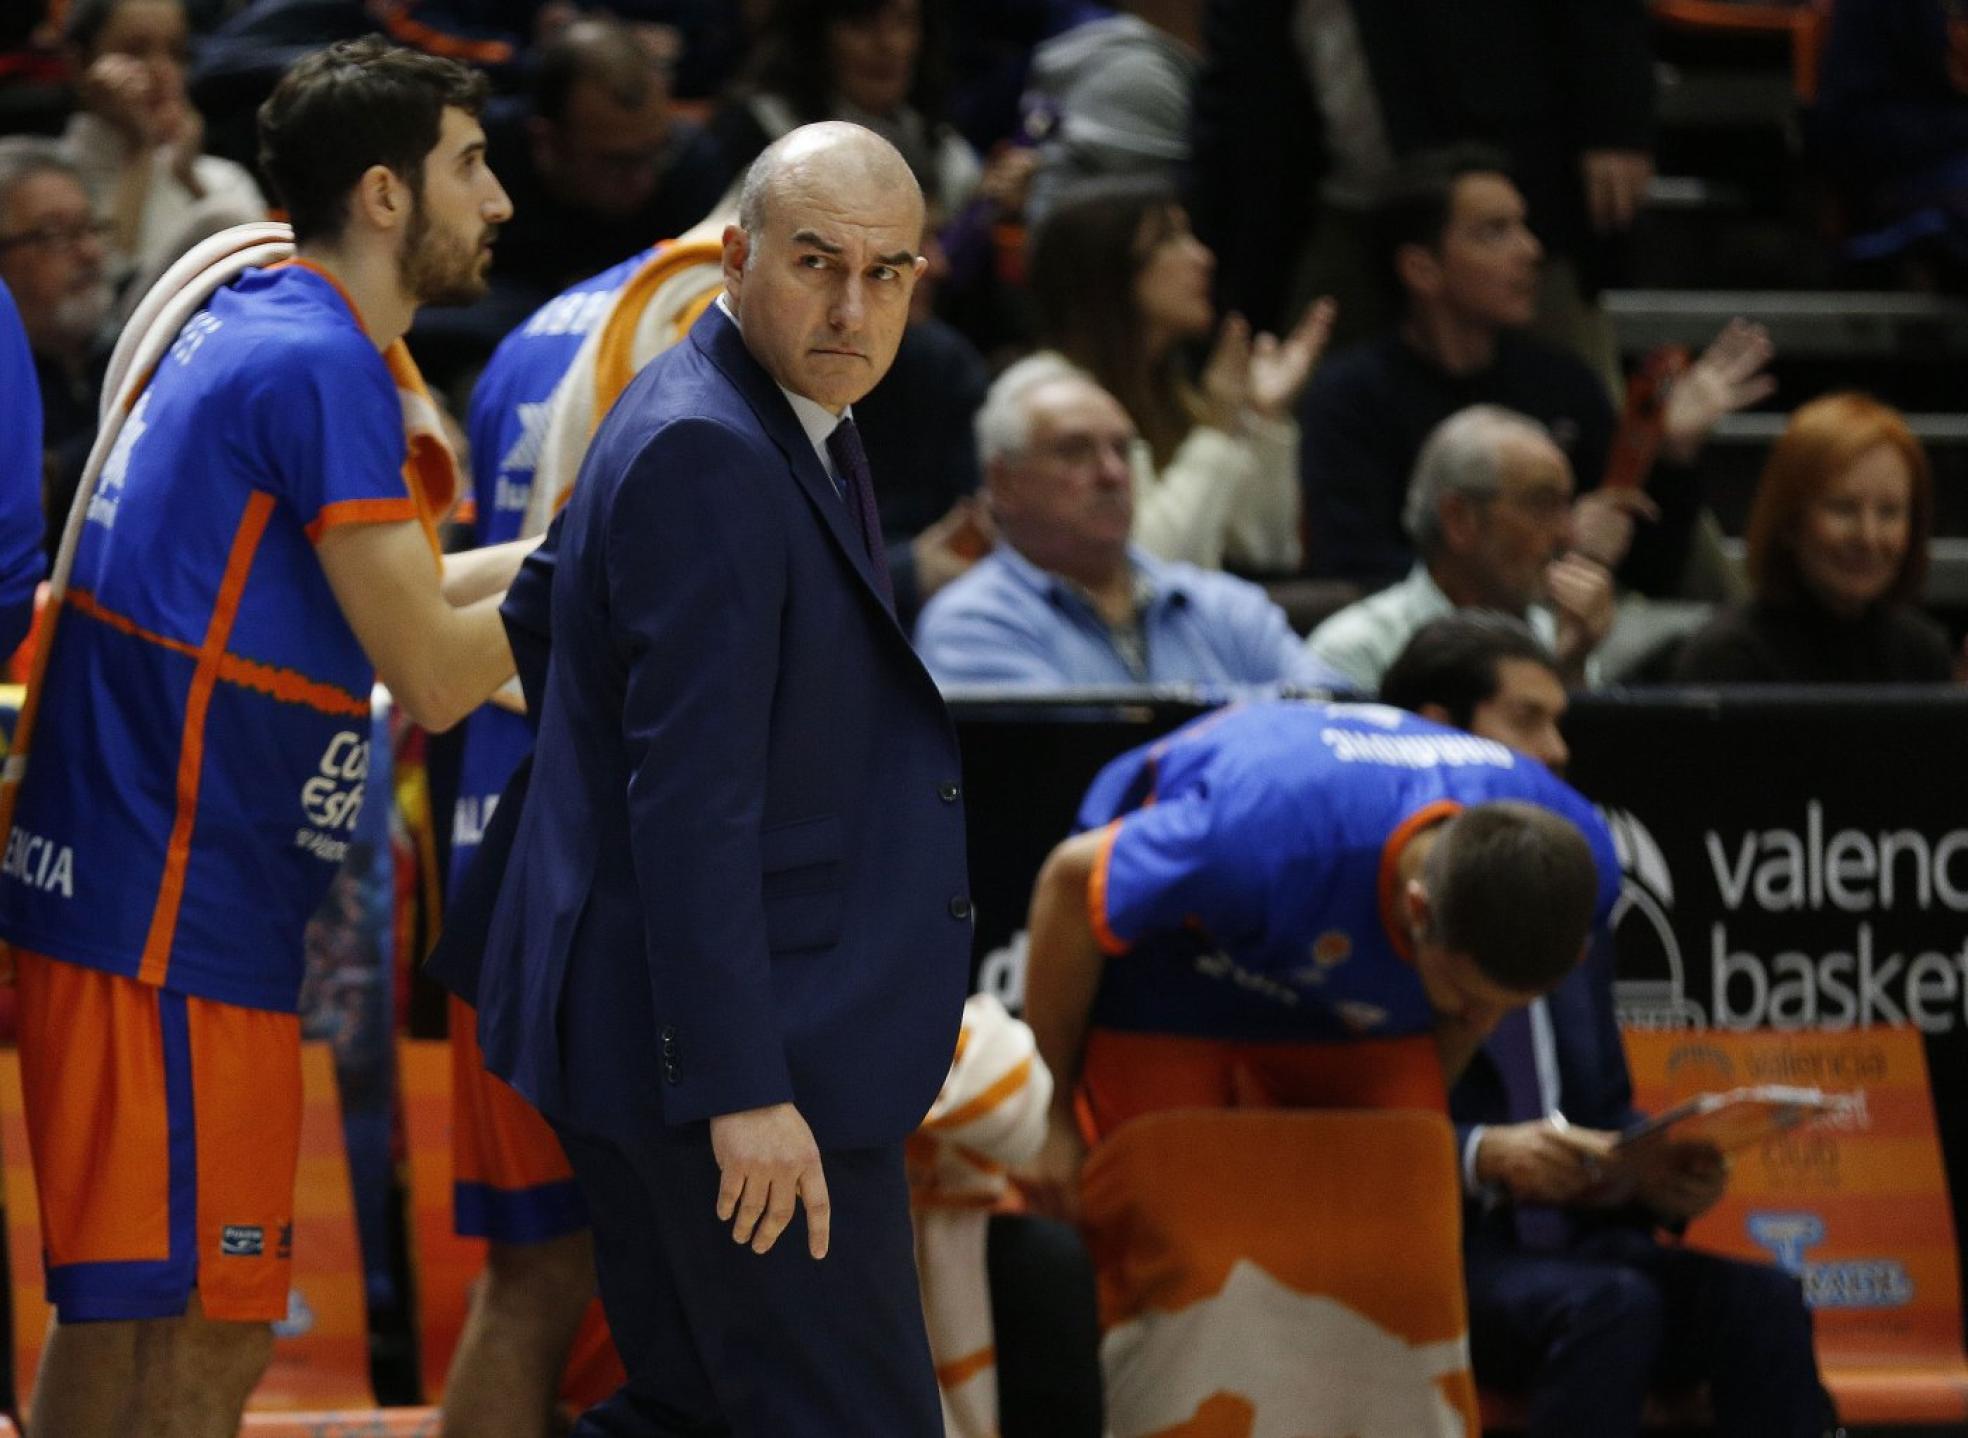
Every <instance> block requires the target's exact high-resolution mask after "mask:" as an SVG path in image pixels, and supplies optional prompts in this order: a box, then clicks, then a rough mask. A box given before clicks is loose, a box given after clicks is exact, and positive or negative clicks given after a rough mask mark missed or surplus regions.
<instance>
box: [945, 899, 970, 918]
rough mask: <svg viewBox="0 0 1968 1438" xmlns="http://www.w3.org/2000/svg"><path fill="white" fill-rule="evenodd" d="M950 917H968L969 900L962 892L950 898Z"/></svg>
mask: <svg viewBox="0 0 1968 1438" xmlns="http://www.w3.org/2000/svg"><path fill="white" fill-rule="evenodd" d="M950 917H951V918H953V919H967V918H969V917H970V900H968V899H966V898H965V897H964V896H963V895H962V894H959V895H957V896H956V898H954V899H952V900H950Z"/></svg>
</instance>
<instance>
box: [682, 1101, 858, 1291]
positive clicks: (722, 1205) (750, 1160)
mask: <svg viewBox="0 0 1968 1438" xmlns="http://www.w3.org/2000/svg"><path fill="white" fill-rule="evenodd" d="M711 1153H712V1154H713V1155H714V1156H715V1157H716V1159H717V1166H718V1171H719V1173H720V1174H721V1175H722V1178H721V1179H720V1181H719V1183H718V1197H717V1216H718V1221H719V1222H720V1223H723V1222H726V1221H731V1237H732V1240H733V1241H734V1242H737V1243H748V1244H750V1245H751V1248H752V1252H754V1253H764V1252H766V1251H768V1250H769V1249H770V1248H771V1247H772V1245H773V1244H774V1243H775V1242H777V1241H778V1238H779V1235H780V1234H782V1233H784V1232H785V1231H786V1225H787V1224H789V1223H791V1222H792V1221H793V1204H794V1201H795V1200H798V1201H801V1202H804V1203H805V1204H806V1246H807V1251H808V1252H809V1253H811V1254H812V1255H813V1256H814V1257H815V1258H825V1257H826V1256H827V1236H828V1230H829V1227H830V1225H831V1222H832V1218H833V1205H832V1204H831V1203H830V1202H829V1200H828V1198H827V1177H826V1175H825V1174H824V1173H822V1172H821V1169H820V1146H819V1145H818V1144H816V1143H815V1142H814V1141H813V1130H811V1129H809V1128H808V1127H807V1126H806V1120H805V1119H803V1118H801V1117H800V1111H799V1110H798V1109H796V1108H794V1107H793V1106H792V1105H791V1104H789V1103H775V1104H772V1105H769V1106H768V1107H766V1108H749V1109H742V1110H740V1111H739V1112H737V1113H721V1114H719V1115H717V1116H716V1117H715V1118H713V1119H712V1120H711Z"/></svg>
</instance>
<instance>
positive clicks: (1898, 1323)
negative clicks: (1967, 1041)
mask: <svg viewBox="0 0 1968 1438" xmlns="http://www.w3.org/2000/svg"><path fill="white" fill-rule="evenodd" d="M1626 1048H1627V1055H1628V1059H1629V1062H1630V1064H1631V1066H1632V1070H1633V1085H1634V1093H1635V1100H1636V1102H1637V1103H1638V1104H1639V1105H1640V1107H1642V1108H1643V1109H1647V1110H1658V1109H1662V1108H1666V1107H1668V1106H1669V1105H1671V1104H1673V1103H1675V1102H1677V1101H1679V1100H1680V1099H1683V1098H1686V1097H1688V1096H1690V1095H1691V1094H1695V1093H1700V1092H1702V1091H1704V1090H1711V1089H1728V1088H1734V1087H1737V1086H1739V1085H1743V1084H1760V1083H1781V1084H1797V1085H1803V1086H1807V1087H1814V1088H1822V1089H1824V1090H1826V1091H1827V1092H1830V1093H1846V1094H1851V1095H1854V1096H1855V1097H1854V1109H1853V1112H1852V1113H1851V1114H1850V1115H1849V1116H1848V1117H1844V1118H1839V1119H1834V1120H1827V1121H1823V1122H1819V1123H1817V1124H1814V1125H1811V1126H1808V1127H1805V1128H1801V1129H1796V1130H1793V1131H1792V1132H1790V1133H1787V1134H1783V1135H1780V1136H1778V1137H1776V1138H1772V1139H1769V1140H1767V1141H1766V1142H1764V1143H1763V1144H1761V1145H1759V1146H1757V1147H1754V1148H1749V1149H1745V1150H1743V1151H1741V1152H1739V1153H1737V1154H1736V1155H1735V1156H1734V1163H1735V1168H1734V1173H1733V1174H1732V1176H1731V1179H1730V1183H1729V1191H1728V1193H1727V1195H1726V1196H1725V1197H1724V1198H1723V1200H1722V1202H1721V1203H1719V1204H1718V1205H1717V1206H1716V1207H1715V1208H1714V1209H1713V1210H1711V1211H1710V1212H1709V1213H1707V1214H1704V1215H1703V1216H1702V1217H1701V1218H1700V1219H1698V1220H1697V1221H1696V1222H1695V1223H1693V1224H1692V1225H1690V1227H1689V1229H1688V1242H1689V1243H1691V1244H1693V1245H1695V1246H1696V1247H1699V1248H1706V1249H1709V1250H1712V1251H1714V1252H1717V1253H1725V1254H1729V1255H1732V1256H1735V1257H1740V1258H1753V1259H1761V1260H1764V1261H1773V1262H1777V1263H1780V1264H1782V1265H1783V1266H1784V1267H1786V1268H1789V1269H1791V1270H1792V1271H1793V1272H1797V1273H1799V1274H1800V1276H1801V1277H1802V1278H1803V1280H1804V1291H1805V1297H1806V1299H1807V1301H1809V1303H1810V1304H1811V1308H1812V1316H1813V1320H1814V1324H1815V1327H1816V1332H1817V1349H1818V1362H1819V1366H1820V1367H1821V1368H1822V1369H1823V1371H1824V1376H1825V1382H1826V1383H1827V1384H1828V1385H1829V1386H1830V1388H1831V1390H1832V1393H1833V1395H1834V1396H1835V1397H1836V1398H1837V1400H1838V1406H1839V1412H1840V1415H1841V1416H1842V1417H1843V1418H1844V1419H1845V1421H1846V1422H1848V1423H1896V1422H1899V1423H1909V1422H1918V1423H1949V1422H1961V1421H1962V1420H1964V1419H1968V1362H1965V1361H1964V1359H1963V1356H1962V1324H1961V1281H1960V1269H1959V1266H1958V1260H1957V1257H1956V1248H1955V1241H1956V1235H1955V1230H1954V1211H1953V1208H1952V1206H1951V1204H1950V1202H1949V1198H1948V1188H1947V1177H1946V1174H1945V1172H1944V1170H1943V1168H1942V1163H1941V1147H1940V1140H1939V1136H1938V1135H1937V1133H1936V1132H1935V1127H1934V1108H1933V1100H1932V1097H1931V1092H1930V1090H1929V1087H1928V1079H1927V1059H1926V1053H1925V1050H1924V1049H1923V1047H1922V1044H1921V1036H1920V1034H1919V1032H1918V1031H1917V1030H1915V1029H1912V1028H1885V1027H1879V1028H1866V1029H1853V1030H1849V1031H1846V1032H1843V1033H1777V1032H1763V1031H1759V1032H1752V1033H1724V1032H1716V1031H1695V1032H1642V1031H1637V1030H1636V1031H1629V1032H1628V1033H1627V1035H1626Z"/></svg>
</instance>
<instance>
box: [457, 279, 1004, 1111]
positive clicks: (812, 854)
mask: <svg viewBox="0 0 1968 1438" xmlns="http://www.w3.org/2000/svg"><path fill="white" fill-rule="evenodd" d="M548 564H551V566H552V602H551V649H550V653H549V655H548V658H547V666H546V674H545V693H544V696H543V698H542V700H541V702H540V705H539V708H538V713H539V738H538V741H537V745H536V748H535V751H534V757H533V770H532V776H531V783H530V786H529V791H528V793H527V796H526V802H525V804H524V806H523V808H522V809H521V812H520V813H519V815H518V822H517V825H516V827H515V830H514V834H513V840H512V851H511V857H510V861H509V864H508V867H507V871H506V875H505V881H504V883H503V885H502V886H501V887H500V889H499V893H498V899H497V904H496V907H495V909H494V911H493V914H492V918H491V923H490V926H489V931H488V933H487V935H486V941H485V952H484V962H483V967H482V971H481V973H480V975H479V983H478V1003H479V1039H480V1043H481V1046H482V1047H483V1049H484V1052H485V1057H486V1062H487V1065H488V1067H490V1068H491V1069H492V1071H493V1072H495V1073H497V1074H499V1075H501V1076H502V1077H504V1078H506V1079H507V1080H508V1081H509V1082H511V1083H512V1084H513V1085H514V1087H516V1088H518V1089H519V1090H520V1092H521V1093H523V1094H524V1095H526V1097H527V1098H528V1099H530V1100H531V1101H532V1102H533V1103H534V1105H535V1106H536V1107H538V1108H539V1109H540V1111H541V1112H542V1113H544V1114H545V1115H546V1116H547V1117H548V1118H549V1119H552V1120H553V1121H555V1122H556V1123H558V1124H561V1125H563V1126H565V1127H568V1128H572V1129H575V1130H577V1131H581V1132H587V1133H593V1134H598V1135H603V1136H608V1137H616V1138H624V1139H634V1138H638V1137H643V1136H654V1135H655V1134H656V1133H658V1132H660V1131H661V1130H662V1128H663V1126H664V1125H666V1124H667V1125H680V1124H687V1123H691V1122H693V1121H697V1120H703V1119H707V1118H710V1117H712V1116H714V1115H717V1114H720V1113H729V1112H734V1111H737V1110H740V1109H749V1108H756V1107H760V1106H762V1105H765V1104H771V1103H778V1102H784V1101H791V1102H794V1103H796V1104H797V1105H798V1106H799V1108H800V1111H801V1113H802V1114H803V1115H804V1117H805V1118H806V1120H807V1122H808V1124H809V1125H810V1126H811V1127H812V1130H813V1133H814V1136H815V1138H816V1139H817V1141H818V1142H819V1143H820V1145H821V1146H822V1147H823V1148H848V1147H860V1146H869V1145H876V1144H886V1143H894V1142H899V1141H900V1140H901V1139H903V1138H904V1137H906V1136H907V1135H908V1134H909V1133H910V1132H912V1131H913V1130H914V1129H915V1127H916V1126H917V1124H918V1123H919V1122H920V1121H921V1119H922V1117H923V1115H924V1113H925V1112H927V1111H928V1108H929V1105H930V1103H931V1102H932V1101H933V1100H934V1098H935V1096H936V1092H937V1089H938V1086H939V1085H940V1084H941V1083H942V1081H943V1078H944V1075H945V1074H946V1073H947V1071H948V1068H949V1063H950V1058H951V1055H952V1053H953V1052H954V1050H955V1044H956V1035H957V1025H958V1021H959V1018H960V1016H961V1010H962V1004H963V997H964V992H965V987H966V981H967V977H968V962H969V953H970V938H971V933H970V907H969V900H968V884H967V879H966V872H965V863H964V820H963V808H962V803H961V797H960V791H959V788H958V779H959V775H960V769H959V763H958V755H957V744H956V736H955V732H954V730H953V729H952V727H951V725H950V722H949V717H948V715H947V714H946V712H945V711H944V708H943V703H942V700H941V698H940V697H939V696H938V694H937V691H936V686H935V685H934V683H933V682H931V680H930V678H929V675H928V674H927V673H926V672H925V671H924V670H923V668H922V666H921V664H920V663H919V662H918V661H917V659H916V657H915V654H914V652H913V651H912V650H911V649H910V647H909V644H908V641H907V639H906V638H905V637H904V635H903V633H902V631H901V629H900V628H898V627H897V625H896V624H895V621H894V619H893V617H892V616H891V615H890V614H889V612H888V610H887V608H886V606H885V605H884V604H883V602H882V599H881V597H880V595H879V594H878V592H877V591H876V588H875V586H874V581H873V571H872V569H871V568H870V564H869V560H868V556H867V553H866V550H865V548H864V546H863V544H862V541H861V539H860V535H859V532H858V528H857V527H856V526H855V524H854V522H853V520H852V518H851V516H850V515H849V514H848V512H847V509H846V507H845V505H844V504H843V503H842V502H841V500H840V498H839V496H838V495H837V494H836V492H835V490H834V487H833V484H832V482H831V481H830V480H829V478H828V477H827V473H826V470H825V469H824V468H823V467H822V465H821V463H820V460H819V458H818V456H817V455H816V454H815V453H814V451H813V446H812V444H811V442H810V441H809V440H808V438H807V436H806V433H805V431H804V430H802V429H801V428H800V425H799V422H798V420H797V419H796V418H795V416H794V414H793V411H792V408H791V406H790V405H788V404H787V403H786V400H785V396H784V395H783V394H782V393H781V392H780V390H779V388H778V387H777V386H776V385H775V384H774V383H773V381H772V379H771V377H770V376H769V375H768V374H767V373H766V372H765V370H764V369H763V368H761V367H760V366H759V364H758V363H757V361H755V360H754V359H753V358H752V356H751V354H750V352H749V351H747V350H746V348H745V346H744V342H743V340H742V338H741V337H740V335H739V333H738V330H737V327H736V325H734V324H733V323H732V322H731V320H730V319H729V318H728V317H727V316H726V315H724V314H723V313H722V312H721V311H720V310H718V309H715V308H713V309H711V310H709V311H707V312H706V313H705V314H704V316H703V317H702V319H700V320H699V322H698V323H697V325H696V326H695V327H694V328H693V329H692V331H691V333H690V336H689V338H688V340H687V341H686V342H685V343H683V344H680V345H677V346H676V347H674V348H673V349H671V350H669V351H667V352H666V353H664V354H663V355H661V356H659V357H658V358H657V359H656V360H655V361H654V362H652V363H651V364H650V365H649V366H647V367H646V368H645V369H644V370H643V371H642V373H641V374H639V375H638V376H637V377H636V379H635V380H634V381H633V382H632V383H631V384H630V385H629V387H628V389H627V390H626V391H625V392H624V393H623V395H622V398H621V400H620V401H619V402H618V403H617V404H616V406H615V408H614V409H613V410H612V411H611V412H610V413H609V415H608V417H607V418H606V419H605V420H604V421H603V422H602V425H601V428H600V429H599V430H598V431H597V433H596V435H595V438H594V442H593V443H592V444H591V445H590V447H589V450H588V457H587V460H586V462H585V463H584V465H583V466H582V471H581V476H580V479H579V482H578V483H577V484H576V486H575V491H574V497H573V499H572V500H571V501H570V502H569V505H568V507H567V511H566V514H565V516H564V518H563V521H562V524H561V526H560V533H559V535H558V537H557V544H556V547H555V549H554V550H553V551H551V552H550V553H549V554H547V555H544V556H543V557H542V560H541V565H539V566H535V570H536V572H537V571H538V569H539V568H540V567H542V566H544V565H548Z"/></svg>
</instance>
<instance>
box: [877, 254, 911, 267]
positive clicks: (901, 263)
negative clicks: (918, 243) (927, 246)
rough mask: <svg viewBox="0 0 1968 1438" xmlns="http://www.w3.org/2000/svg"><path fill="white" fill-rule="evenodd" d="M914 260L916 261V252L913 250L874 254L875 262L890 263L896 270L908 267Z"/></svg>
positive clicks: (880, 263) (879, 263)
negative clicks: (890, 253)
mask: <svg viewBox="0 0 1968 1438" xmlns="http://www.w3.org/2000/svg"><path fill="white" fill-rule="evenodd" d="M915 262H916V252H915V251H914V250H897V251H896V252H895V253H894V254H892V255H876V256H875V263H876V264H878V265H892V266H894V267H895V268H896V269H898V270H906V269H907V268H909V266H910V265H913V264H914V263H915Z"/></svg>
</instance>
